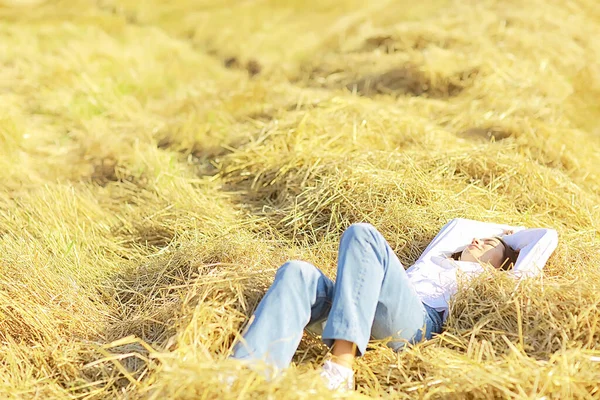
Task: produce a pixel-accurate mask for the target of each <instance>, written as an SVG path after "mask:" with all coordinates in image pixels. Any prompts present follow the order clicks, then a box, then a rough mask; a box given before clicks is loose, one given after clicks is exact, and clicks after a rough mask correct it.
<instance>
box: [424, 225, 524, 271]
mask: <svg viewBox="0 0 600 400" xmlns="http://www.w3.org/2000/svg"><path fill="white" fill-rule="evenodd" d="M508 229H510V230H512V231H514V232H517V233H518V232H519V231H522V230H523V229H525V228H523V227H518V226H510V225H502V224H495V223H491V222H481V221H474V220H471V219H465V218H454V219H453V220H451V221H450V222H448V223H447V224H446V225H444V226H443V227H442V229H441V230H440V232H439V233H438V234H437V235H436V236H435V238H433V240H432V241H431V243H429V246H427V248H426V249H425V251H424V252H423V254H421V257H419V259H418V260H417V261H416V263H419V262H422V261H427V260H431V258H432V257H435V256H439V255H440V254H443V253H453V252H455V251H458V250H460V249H461V248H464V246H465V245H467V244H468V243H470V242H471V240H473V238H485V237H493V236H501V235H502V234H503V232H504V231H505V230H508ZM515 235H516V233H515V234H512V235H509V236H505V237H510V236H515ZM509 245H510V244H509ZM416 263H415V264H416Z"/></svg>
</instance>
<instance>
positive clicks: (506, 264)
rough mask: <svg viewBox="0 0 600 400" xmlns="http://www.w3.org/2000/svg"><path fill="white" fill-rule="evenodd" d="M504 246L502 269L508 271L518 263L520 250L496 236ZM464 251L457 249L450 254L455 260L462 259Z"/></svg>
mask: <svg viewBox="0 0 600 400" xmlns="http://www.w3.org/2000/svg"><path fill="white" fill-rule="evenodd" d="M496 239H498V240H499V241H500V243H502V245H503V246H504V252H503V253H502V264H501V265H500V269H501V270H502V271H508V270H509V269H511V268H512V267H514V265H515V264H516V263H517V258H518V257H519V252H518V251H517V250H514V249H513V248H512V247H510V246H509V245H507V244H506V242H505V241H504V240H502V239H501V238H499V237H496ZM461 254H462V251H457V252H455V253H452V255H451V256H450V257H451V258H452V259H453V260H456V261H460V256H461Z"/></svg>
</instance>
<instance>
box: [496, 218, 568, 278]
mask: <svg viewBox="0 0 600 400" xmlns="http://www.w3.org/2000/svg"><path fill="white" fill-rule="evenodd" d="M502 239H503V240H504V241H505V242H506V244H508V245H509V246H510V247H512V248H513V249H515V250H519V257H518V258H517V262H516V263H515V266H514V267H513V269H512V270H511V271H510V272H511V273H512V274H513V275H514V276H516V277H518V278H523V277H531V276H536V275H538V274H539V273H540V272H541V271H542V269H543V268H544V266H545V265H546V262H547V261H548V259H549V258H550V256H551V255H552V252H554V249H556V246H557V245H558V234H557V232H556V231H555V230H554V229H545V228H535V229H526V230H523V231H520V232H516V233H514V234H512V235H507V236H504V237H503V238H502Z"/></svg>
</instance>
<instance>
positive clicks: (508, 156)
mask: <svg viewBox="0 0 600 400" xmlns="http://www.w3.org/2000/svg"><path fill="white" fill-rule="evenodd" d="M0 19H1V20H2V22H0V40H1V41H2V43H3V46H2V48H1V49H0V66H1V68H0V254H1V256H0V274H1V275H0V276H1V278H0V279H1V286H0V397H2V398H15V399H16V398H60V399H63V398H70V399H76V398H77V399H105V398H123V399H124V398H128V399H137V398H140V399H141V398H144V399H146V398H148V399H162V398H174V399H186V398H190V399H191V398H194V399H195V398H199V397H201V398H223V399H233V398H277V399H280V398H281V399H286V398H330V397H340V398H342V397H355V398H360V397H363V396H372V397H386V398H398V399H404V398H407V399H408V398H422V399H440V398H444V399H462V398H472V399H496V398H506V399H519V398H523V399H525V398H547V399H566V398H581V399H593V398H600V393H599V392H598V388H597V383H598V382H600V345H599V343H600V311H599V309H600V308H599V305H600V295H599V294H598V293H600V291H599V289H600V288H599V287H598V282H599V281H600V280H599V278H600V272H599V270H598V265H600V250H599V249H600V235H599V233H600V209H599V208H598V204H599V202H600V186H599V184H598V182H599V181H600V135H599V133H600V128H599V126H600V125H599V124H598V120H599V118H600V109H599V108H598V101H597V99H598V98H600V81H599V80H598V77H599V76H600V67H599V66H600V50H599V48H598V46H597V43H598V41H599V39H600V28H598V26H599V25H598V24H599V23H600V12H599V11H598V7H597V5H596V2H595V1H594V0H577V1H571V2H564V1H559V0H556V1H542V0H535V1H531V2H527V3H525V4H523V3H521V2H517V1H495V0H489V1H484V2H465V1H460V0H428V1H423V2H407V1H402V2H390V1H383V0H382V1H372V2H369V6H368V7H365V6H364V2H359V1H354V0H345V1H333V0H331V1H329V0H328V1H308V2H283V3H282V2H274V1H263V2H243V3H240V2H236V1H221V2H196V1H189V0H177V1H172V2H167V3H166V2H162V1H154V0H152V1H147V2H135V1H128V0H103V1H98V2H87V1H85V2H84V1H79V0H63V1H60V2H58V3H57V2H46V1H39V0H38V1H16V0H11V1H0ZM454 217H466V218H473V219H483V220H493V221H498V222H506V223H509V224H519V225H527V226H549V227H553V228H555V229H556V230H557V231H558V232H559V235H560V244H559V247H558V249H557V250H556V252H555V254H554V255H553V257H552V258H551V259H550V261H549V263H548V265H547V268H546V271H545V274H544V276H543V277H541V278H539V279H534V280H531V281H527V282H521V283H519V284H518V285H517V286H516V287H515V282H513V281H511V280H509V279H506V277H504V276H503V275H501V274H486V275H484V276H482V277H480V278H479V279H478V280H477V281H476V282H475V283H474V284H473V285H470V286H468V287H464V288H462V289H461V291H460V292H459V294H458V295H457V296H456V297H455V298H454V299H453V302H452V305H451V307H452V316H451V318H450V319H449V320H448V322H447V324H446V331H445V333H444V334H442V335H440V336H438V337H437V338H435V339H434V340H431V341H429V342H426V343H421V344H417V345H415V346H411V347H410V348H408V349H407V350H406V351H404V352H402V353H401V354H395V353H393V352H392V351H390V350H389V349H387V348H386V347H385V346H384V345H383V344H381V343H372V344H371V345H370V348H369V351H368V352H367V353H366V354H365V356H364V357H363V358H361V359H359V360H358V362H357V368H356V371H357V385H358V387H357V388H358V391H357V393H353V394H346V395H342V394H332V393H328V392H327V391H325V389H324V388H323V387H322V386H321V385H320V384H319V378H318V372H317V368H318V366H319V365H320V363H321V362H322V360H323V357H325V356H326V353H327V350H326V348H325V347H324V346H323V345H322V344H320V342H319V341H318V340H317V339H316V338H313V337H310V336H306V337H305V338H304V340H303V341H302V344H301V346H300V348H299V350H298V352H297V353H296V356H295V358H294V365H293V366H292V368H291V369H290V370H289V371H288V372H287V373H286V374H284V375H283V376H281V377H279V378H277V379H275V380H273V381H270V382H267V381H265V380H264V378H263V377H262V376H261V375H260V374H257V373H255V372H252V371H248V370H245V369H242V368H241V367H240V366H239V365H237V364H236V363H233V362H231V361H229V360H227V359H226V357H227V355H228V354H229V353H230V351H231V347H232V344H233V343H234V341H235V340H236V339H237V338H239V334H240V331H241V329H242V328H243V326H244V324H245V323H246V322H247V319H248V318H249V317H250V315H251V314H252V311H253V309H254V308H255V307H256V305H257V303H258V301H259V300H260V298H261V296H262V295H263V294H264V292H265V290H266V288H267V287H268V285H269V284H270V282H271V281H272V279H273V275H274V272H275V270H276V268H277V267H278V266H279V265H281V264H282V263H283V262H284V261H286V260H288V259H290V258H301V259H305V260H307V261H310V262H312V263H314V264H315V265H317V266H319V267H320V268H322V269H323V270H324V271H325V272H326V273H328V274H329V275H331V276H333V274H334V273H335V263H336V252H337V244H338V242H339V237H340V234H341V233H342V232H343V230H344V229H345V228H346V227H347V226H348V225H349V224H351V223H353V222H361V221H364V222H370V223H372V224H374V225H375V226H377V228H378V229H379V230H380V231H381V232H383V234H384V236H385V237H386V238H387V239H388V241H389V242H390V244H391V245H392V247H393V248H394V249H395V251H396V253H397V254H398V256H399V257H400V259H401V260H402V262H403V263H405V264H406V265H410V263H412V262H414V260H415V259H416V258H417V257H418V255H419V254H420V253H421V252H422V250H423V249H424V248H425V246H426V245H427V243H428V242H429V241H430V240H431V238H433V236H434V235H435V234H436V232H437V231H438V230H439V228H440V227H441V226H442V225H443V224H444V223H445V222H446V221H448V220H449V219H451V218H454ZM231 374H233V375H234V376H237V380H236V381H235V382H234V383H233V384H232V385H231V386H230V387H228V386H226V385H223V384H222V382H223V377H227V376H230V375H231Z"/></svg>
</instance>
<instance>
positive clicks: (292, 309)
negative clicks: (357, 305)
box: [232, 261, 334, 369]
mask: <svg viewBox="0 0 600 400" xmlns="http://www.w3.org/2000/svg"><path fill="white" fill-rule="evenodd" d="M333 290H334V285H333V282H332V281H331V280H330V279H329V278H327V276H325V275H324V274H323V273H322V272H321V271H320V270H318V269H317V268H316V267H315V266H313V265H312V264H309V263H307V262H303V261H289V262H287V263H285V264H284V265H282V266H281V267H280V268H279V269H278V270H277V273H276V274H275V280H274V282H273V284H272V285H271V287H270V288H269V290H268V291H267V293H266V294H265V296H264V297H263V299H262V300H261V301H260V303H259V305H258V307H257V309H256V311H255V312H254V315H253V317H252V319H251V320H250V321H251V322H250V323H249V326H248V327H247V328H246V331H245V333H244V334H243V339H242V340H241V341H240V342H239V343H237V344H236V346H235V348H234V353H233V355H232V358H236V359H243V360H248V361H259V360H262V361H265V362H266V363H267V364H269V365H272V366H274V367H275V368H277V369H283V368H285V367H287V366H288V365H289V363H290V362H291V361H292V357H293V356H294V353H295V352H296V349H297V348H298V345H299V344H300V340H301V339H302V332H303V330H304V328H305V326H306V325H307V324H309V323H311V322H316V321H319V320H323V319H325V318H326V317H327V315H328V313H329V309H330V308H331V302H332V299H333Z"/></svg>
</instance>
